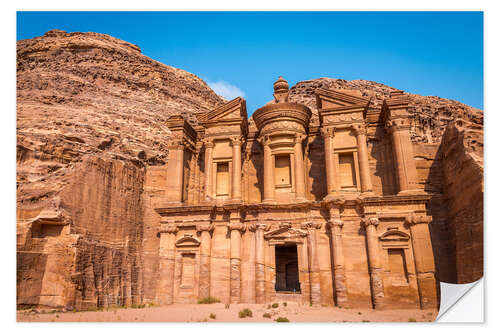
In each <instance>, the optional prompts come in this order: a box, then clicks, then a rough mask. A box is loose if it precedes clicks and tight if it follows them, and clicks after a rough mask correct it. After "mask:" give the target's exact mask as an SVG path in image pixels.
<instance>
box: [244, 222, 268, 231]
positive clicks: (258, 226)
mask: <svg viewBox="0 0 500 333" xmlns="http://www.w3.org/2000/svg"><path fill="white" fill-rule="evenodd" d="M269 229H271V226H270V225H269V224H265V223H254V224H250V225H249V226H248V230H250V231H257V230H263V231H269Z"/></svg>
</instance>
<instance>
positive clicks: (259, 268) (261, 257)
mask: <svg viewBox="0 0 500 333" xmlns="http://www.w3.org/2000/svg"><path fill="white" fill-rule="evenodd" d="M269 227H270V226H268V225H266V224H263V223H258V224H252V225H251V226H250V227H249V229H250V231H255V252H256V253H255V303H257V304H262V303H265V302H266V284H265V282H266V280H265V270H264V268H265V267H264V261H265V248H264V247H265V241H264V232H266V231H268V230H269Z"/></svg>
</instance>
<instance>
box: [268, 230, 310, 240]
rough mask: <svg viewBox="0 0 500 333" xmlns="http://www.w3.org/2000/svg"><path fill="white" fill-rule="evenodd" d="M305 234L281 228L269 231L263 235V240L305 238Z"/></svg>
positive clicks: (300, 231)
mask: <svg viewBox="0 0 500 333" xmlns="http://www.w3.org/2000/svg"><path fill="white" fill-rule="evenodd" d="M305 236H307V233H306V232H304V231H302V230H300V229H294V228H290V227H281V228H279V229H276V230H272V231H269V232H267V233H265V234H264V238H266V239H269V238H295V237H305Z"/></svg>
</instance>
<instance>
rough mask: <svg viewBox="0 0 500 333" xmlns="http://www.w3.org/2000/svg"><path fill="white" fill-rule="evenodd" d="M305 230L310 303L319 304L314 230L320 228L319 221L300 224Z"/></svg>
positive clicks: (319, 295)
mask: <svg viewBox="0 0 500 333" xmlns="http://www.w3.org/2000/svg"><path fill="white" fill-rule="evenodd" d="M301 228H302V229H306V230H307V256H308V262H309V281H310V286H311V287H310V288H311V304H312V305H320V304H321V278H320V270H319V258H318V244H317V237H316V230H317V229H319V228H321V223H318V222H305V223H302V225H301Z"/></svg>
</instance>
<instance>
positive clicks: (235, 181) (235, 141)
mask: <svg viewBox="0 0 500 333" xmlns="http://www.w3.org/2000/svg"><path fill="white" fill-rule="evenodd" d="M231 143H232V146H233V175H232V184H231V199H232V200H234V201H241V138H240V137H233V138H231Z"/></svg>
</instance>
